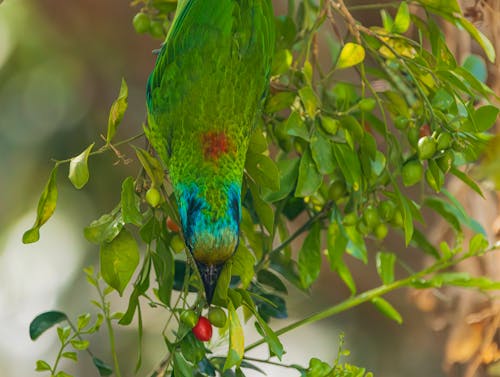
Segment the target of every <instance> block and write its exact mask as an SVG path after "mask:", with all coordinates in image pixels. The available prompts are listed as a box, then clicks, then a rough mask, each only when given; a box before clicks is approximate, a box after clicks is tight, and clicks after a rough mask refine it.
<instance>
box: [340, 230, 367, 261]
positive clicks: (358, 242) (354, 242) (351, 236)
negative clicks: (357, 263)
mask: <svg viewBox="0 0 500 377" xmlns="http://www.w3.org/2000/svg"><path fill="white" fill-rule="evenodd" d="M343 229H344V231H345V234H346V236H347V239H348V242H347V246H346V250H347V252H348V253H349V254H350V255H352V256H353V257H354V258H357V259H359V260H361V261H363V262H364V263H367V262H368V251H367V249H366V244H365V240H364V238H363V235H362V234H361V233H360V232H359V231H358V229H357V228H356V227H355V226H344V228H343Z"/></svg>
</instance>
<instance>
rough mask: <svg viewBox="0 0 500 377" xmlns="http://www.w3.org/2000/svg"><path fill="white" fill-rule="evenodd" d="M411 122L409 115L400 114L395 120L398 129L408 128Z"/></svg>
mask: <svg viewBox="0 0 500 377" xmlns="http://www.w3.org/2000/svg"><path fill="white" fill-rule="evenodd" d="M409 123H410V120H409V119H408V118H407V117H405V116H404V115H400V116H398V117H397V118H396V119H395V120H394V126H395V127H396V128H397V129H398V130H404V129H406V127H408V124H409Z"/></svg>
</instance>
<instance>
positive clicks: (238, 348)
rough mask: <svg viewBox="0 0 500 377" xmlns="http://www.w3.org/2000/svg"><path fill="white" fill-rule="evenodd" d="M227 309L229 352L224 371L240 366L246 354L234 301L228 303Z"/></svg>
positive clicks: (241, 328)
mask: <svg viewBox="0 0 500 377" xmlns="http://www.w3.org/2000/svg"><path fill="white" fill-rule="evenodd" d="M227 309H228V314H229V350H228V354H227V359H226V362H225V363H224V370H228V369H230V368H232V367H233V366H239V365H240V364H241V361H242V360H243V355H244V353H245V340H244V334H243V327H241V324H240V320H239V318H238V314H237V313H236V310H235V308H234V305H233V303H232V301H228V306H227Z"/></svg>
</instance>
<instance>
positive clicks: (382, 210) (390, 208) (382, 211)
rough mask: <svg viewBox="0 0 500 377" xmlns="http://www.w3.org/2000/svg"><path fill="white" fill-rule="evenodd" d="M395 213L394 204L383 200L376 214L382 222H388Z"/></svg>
mask: <svg viewBox="0 0 500 377" xmlns="http://www.w3.org/2000/svg"><path fill="white" fill-rule="evenodd" d="M395 212H396V204H395V203H394V202H393V201H392V200H384V201H383V202H381V203H380V204H379V206H378V213H379V215H380V217H381V218H382V220H384V221H390V220H391V219H392V218H393V217H394V213H395Z"/></svg>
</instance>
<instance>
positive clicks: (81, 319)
mask: <svg viewBox="0 0 500 377" xmlns="http://www.w3.org/2000/svg"><path fill="white" fill-rule="evenodd" d="M89 323H90V313H85V314H81V315H79V316H78V320H77V329H78V331H80V330H83V329H84V328H85V327H87V326H88V324H89Z"/></svg>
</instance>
